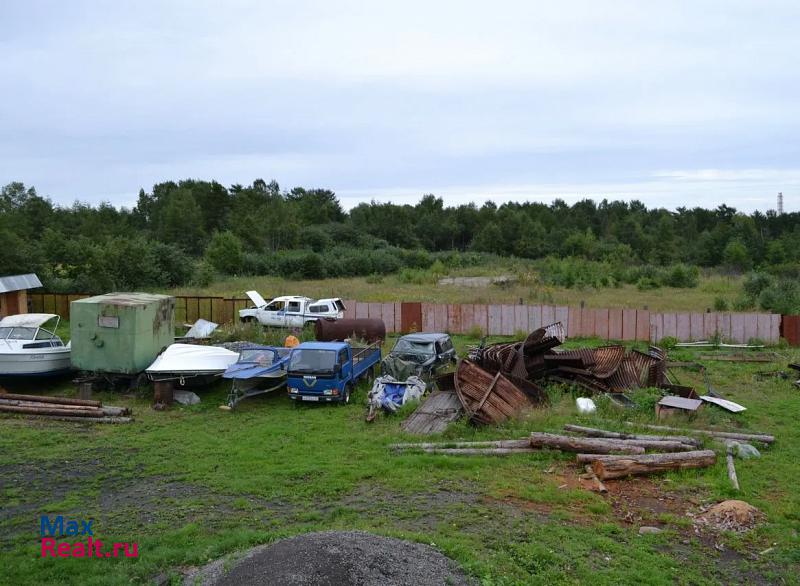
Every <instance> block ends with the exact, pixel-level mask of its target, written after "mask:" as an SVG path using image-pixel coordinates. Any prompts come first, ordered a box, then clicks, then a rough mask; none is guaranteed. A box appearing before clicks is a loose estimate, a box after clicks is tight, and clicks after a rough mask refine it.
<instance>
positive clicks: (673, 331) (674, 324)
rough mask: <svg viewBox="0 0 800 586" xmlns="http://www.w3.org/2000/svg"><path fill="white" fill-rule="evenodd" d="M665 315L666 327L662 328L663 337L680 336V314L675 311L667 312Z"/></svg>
mask: <svg viewBox="0 0 800 586" xmlns="http://www.w3.org/2000/svg"><path fill="white" fill-rule="evenodd" d="M663 316H664V329H663V330H662V338H677V337H678V315H677V314H675V313H665V314H663Z"/></svg>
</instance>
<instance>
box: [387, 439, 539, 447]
mask: <svg viewBox="0 0 800 586" xmlns="http://www.w3.org/2000/svg"><path fill="white" fill-rule="evenodd" d="M530 447H531V442H530V440H529V439H527V438H526V439H520V440H497V441H485V442H440V443H417V444H392V445H390V446H389V448H390V449H392V450H426V449H431V448H434V449H447V448H530Z"/></svg>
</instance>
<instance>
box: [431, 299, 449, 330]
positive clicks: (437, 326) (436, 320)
mask: <svg viewBox="0 0 800 586" xmlns="http://www.w3.org/2000/svg"><path fill="white" fill-rule="evenodd" d="M446 329H447V306H446V305H443V304H441V303H437V304H436V305H434V306H433V330H434V331H435V332H443V331H445V330H446Z"/></svg>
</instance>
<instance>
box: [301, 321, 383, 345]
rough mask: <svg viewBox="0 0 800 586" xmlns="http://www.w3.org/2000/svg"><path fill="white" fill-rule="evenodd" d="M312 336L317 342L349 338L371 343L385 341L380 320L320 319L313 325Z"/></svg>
mask: <svg viewBox="0 0 800 586" xmlns="http://www.w3.org/2000/svg"><path fill="white" fill-rule="evenodd" d="M314 334H315V336H316V338H317V340H318V341H319V342H335V341H341V340H345V339H348V338H349V339H356V340H365V341H367V342H370V343H372V342H377V341H383V340H385V339H386V324H384V323H383V320H380V319H339V320H333V319H320V320H317V322H316V324H314Z"/></svg>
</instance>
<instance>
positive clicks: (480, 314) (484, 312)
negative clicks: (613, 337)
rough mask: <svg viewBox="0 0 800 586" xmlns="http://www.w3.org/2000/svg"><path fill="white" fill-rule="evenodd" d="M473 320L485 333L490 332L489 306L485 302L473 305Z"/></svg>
mask: <svg viewBox="0 0 800 586" xmlns="http://www.w3.org/2000/svg"><path fill="white" fill-rule="evenodd" d="M472 321H473V323H474V324H475V325H476V326H478V327H479V328H480V329H481V331H482V332H483V333H484V335H485V334H488V333H489V308H488V306H487V305H485V304H483V303H476V304H475V305H473V306H472Z"/></svg>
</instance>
